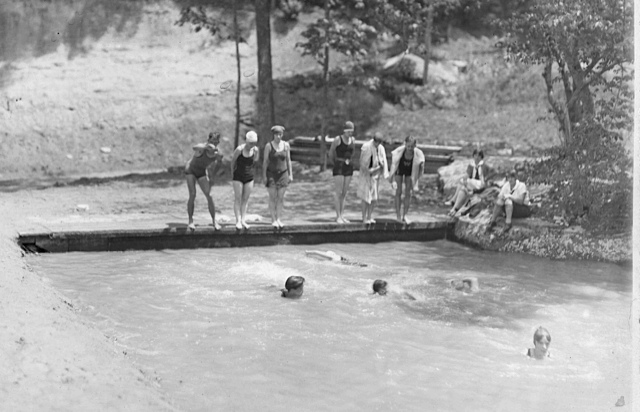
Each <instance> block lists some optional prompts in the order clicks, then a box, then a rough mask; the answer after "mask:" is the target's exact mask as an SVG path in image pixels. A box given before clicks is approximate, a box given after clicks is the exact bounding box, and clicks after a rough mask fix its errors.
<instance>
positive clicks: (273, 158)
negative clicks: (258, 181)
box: [267, 142, 289, 189]
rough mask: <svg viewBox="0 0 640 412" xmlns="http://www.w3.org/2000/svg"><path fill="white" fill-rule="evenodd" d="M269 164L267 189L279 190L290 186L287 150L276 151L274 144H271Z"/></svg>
mask: <svg viewBox="0 0 640 412" xmlns="http://www.w3.org/2000/svg"><path fill="white" fill-rule="evenodd" d="M269 144H270V145H271V150H270V151H269V164H268V165H267V187H276V188H278V189H280V188H283V187H287V186H289V174H288V170H287V153H286V150H281V151H279V152H277V151H276V148H275V147H273V142H270V143H269Z"/></svg>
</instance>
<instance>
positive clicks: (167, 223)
mask: <svg viewBox="0 0 640 412" xmlns="http://www.w3.org/2000/svg"><path fill="white" fill-rule="evenodd" d="M183 219H184V218H183V217H182V216H180V218H177V217H176V216H173V215H155V216H153V217H149V218H145V219H138V218H136V219H133V220H126V219H121V220H120V221H113V220H112V221H109V220H106V221H98V222H91V221H87V222H80V221H76V222H69V221H62V222H54V223H47V222H44V223H39V224H38V225H35V226H32V227H31V228H28V229H25V230H21V231H19V233H18V243H19V244H20V245H21V246H22V248H23V249H24V250H27V251H30V252H39V253H46V252H51V253H59V252H98V251H100V252H102V251H125V250H161V249H195V248H221V247H248V246H270V245H287V244H291V245H294V244H297V245H301V244H306V245H316V244H321V243H377V242H388V241H429V240H439V239H445V238H446V237H447V233H452V229H453V226H452V225H453V220H451V219H449V218H447V217H445V216H427V217H424V218H423V219H422V220H420V221H417V222H412V223H411V224H410V225H403V224H400V223H398V222H396V221H395V220H392V219H384V218H380V219H377V222H376V223H375V224H373V225H364V224H362V223H361V222H352V223H349V224H341V225H339V224H336V223H330V222H317V221H314V222H310V221H305V220H292V221H289V222H287V225H286V226H285V227H284V228H282V229H275V228H273V227H272V226H271V225H270V224H269V223H263V222H258V223H252V224H251V228H250V229H248V230H241V231H240V230H236V228H235V226H234V225H233V224H226V225H223V228H222V230H220V231H215V230H214V229H213V226H211V225H207V226H197V227H196V230H195V231H190V230H188V229H187V226H186V224H184V223H174V222H176V221H181V220H183Z"/></svg>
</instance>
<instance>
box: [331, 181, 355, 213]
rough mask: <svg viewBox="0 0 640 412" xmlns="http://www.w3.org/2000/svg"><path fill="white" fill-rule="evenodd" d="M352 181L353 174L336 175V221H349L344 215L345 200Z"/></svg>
mask: <svg viewBox="0 0 640 412" xmlns="http://www.w3.org/2000/svg"><path fill="white" fill-rule="evenodd" d="M350 182H351V176H341V175H339V176H334V177H333V185H334V189H335V191H334V205H335V209H336V222H338V223H349V221H348V220H347V219H346V218H345V217H344V201H345V199H346V198H347V191H348V190H349V183H350Z"/></svg>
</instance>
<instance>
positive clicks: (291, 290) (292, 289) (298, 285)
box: [282, 276, 304, 298]
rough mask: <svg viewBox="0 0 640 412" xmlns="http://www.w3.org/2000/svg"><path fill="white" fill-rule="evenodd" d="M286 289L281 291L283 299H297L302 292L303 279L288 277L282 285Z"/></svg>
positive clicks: (300, 277)
mask: <svg viewBox="0 0 640 412" xmlns="http://www.w3.org/2000/svg"><path fill="white" fill-rule="evenodd" d="M284 287H285V288H286V289H282V297H283V298H299V297H300V296H302V292H303V291H304V278H303V277H302V276H289V278H287V281H286V282H285V283H284Z"/></svg>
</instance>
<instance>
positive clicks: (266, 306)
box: [30, 241, 631, 411]
mask: <svg viewBox="0 0 640 412" xmlns="http://www.w3.org/2000/svg"><path fill="white" fill-rule="evenodd" d="M305 248H306V249H310V247H303V246H274V247H255V248H240V249H201V250H171V251H158V252H125V253H69V254H51V255H41V256H39V257H33V258H31V259H30V263H31V265H32V266H34V268H35V269H36V270H37V272H38V273H40V274H41V275H42V276H43V277H44V278H45V279H47V280H48V281H50V282H51V283H52V284H53V286H55V287H56V288H57V289H58V290H60V291H61V292H62V293H64V294H65V295H66V296H67V297H68V298H70V299H71V300H72V301H73V303H74V306H75V307H77V308H80V309H81V314H82V316H85V317H87V318H88V319H90V320H91V321H93V322H95V323H96V324H97V325H98V327H99V328H100V329H101V330H102V331H103V332H104V333H105V334H107V335H109V336H111V337H113V338H116V339H117V342H116V344H117V345H118V347H119V348H120V349H121V350H122V351H125V352H126V353H127V356H128V357H130V358H131V359H132V361H133V362H134V363H135V364H136V366H137V367H140V368H141V369H142V370H145V371H149V372H150V373H154V376H157V377H158V378H159V380H160V384H161V387H162V389H163V390H164V391H165V392H166V393H167V394H168V396H169V397H170V398H172V399H173V400H174V402H175V404H176V406H177V407H179V408H181V409H184V410H189V411H211V410H238V411H245V410H248V411H252V410H265V411H282V410H298V411H388V410H398V411H409V410H429V411H572V410H575V411H603V410H611V409H615V410H624V409H625V408H615V403H616V401H617V400H618V398H619V397H620V396H625V399H626V400H627V404H628V403H629V401H630V398H631V393H630V390H631V332H630V324H629V322H630V320H629V315H630V310H631V271H630V269H628V268H623V267H620V266H616V265H609V264H600V263H593V262H580V261H551V260H547V259H540V258H535V257H531V256H525V255H516V254H498V253H493V252H481V251H476V250H473V249H469V248H466V247H463V246H461V245H458V244H455V243H450V242H446V241H437V242H426V243H420V242H406V243H404V242H403V243H400V242H392V243H380V244H375V245H370V244H347V245H344V244H325V245H320V246H314V247H313V249H320V250H333V251H336V252H338V253H339V254H341V255H343V256H346V257H348V258H351V259H354V260H358V261H360V262H363V263H366V264H368V265H369V266H368V267H364V268H361V267H355V266H345V265H340V264H336V263H332V262H327V261H318V260H315V259H313V258H309V257H307V256H305V254H304V250H305ZM291 275H301V276H304V277H305V278H306V283H305V292H304V295H303V297H302V298H301V299H299V300H289V299H282V298H280V293H279V289H280V288H282V287H283V286H284V281H285V280H286V278H287V277H288V276H291ZM465 276H476V277H478V279H479V282H480V291H479V292H478V293H474V294H465V293H462V292H459V291H455V290H453V289H451V288H449V287H448V283H447V280H448V279H460V278H462V277H465ZM378 278H379V279H385V280H387V281H388V282H389V284H390V285H391V289H392V291H395V292H396V293H391V294H390V295H389V296H386V297H381V296H377V295H375V296H374V295H372V294H371V292H372V290H371V284H372V283H373V280H375V279H378ZM402 292H408V293H410V294H411V295H412V296H414V297H415V298H416V299H415V300H409V299H405V298H403V294H402ZM540 325H543V326H545V327H546V328H547V329H548V330H549V331H550V333H551V336H552V341H551V347H550V349H551V353H552V358H551V359H548V360H545V361H535V360H531V359H529V358H527V357H526V356H524V353H525V352H526V349H527V348H529V347H532V346H533V342H532V336H533V332H534V330H535V329H536V328H537V327H538V326H540ZM628 407H629V405H627V407H626V408H628ZM627 410H629V409H627Z"/></svg>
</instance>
